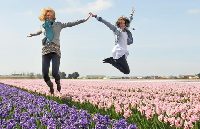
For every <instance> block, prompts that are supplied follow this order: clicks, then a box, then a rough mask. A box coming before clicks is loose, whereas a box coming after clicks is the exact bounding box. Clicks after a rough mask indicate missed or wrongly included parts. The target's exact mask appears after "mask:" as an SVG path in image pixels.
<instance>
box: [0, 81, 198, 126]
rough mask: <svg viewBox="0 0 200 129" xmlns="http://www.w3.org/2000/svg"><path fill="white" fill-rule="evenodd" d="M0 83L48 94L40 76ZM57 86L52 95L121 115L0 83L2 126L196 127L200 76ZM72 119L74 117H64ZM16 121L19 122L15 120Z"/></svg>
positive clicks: (71, 83)
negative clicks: (199, 78) (58, 89)
mask: <svg viewBox="0 0 200 129" xmlns="http://www.w3.org/2000/svg"><path fill="white" fill-rule="evenodd" d="M52 81H53V80H52ZM0 83H4V84H8V85H12V86H15V87H19V88H21V89H26V90H29V91H34V92H37V93H41V94H46V95H50V94H49V88H48V87H47V86H46V84H45V83H44V81H43V80H36V79H33V80H31V79H30V80H26V79H22V80H20V79H16V80H9V79H8V80H6V79H2V80H0ZM61 85H62V89H61V93H59V92H56V93H55V96H57V97H59V98H71V100H72V101H73V102H78V103H80V104H83V103H85V102H88V103H90V104H92V105H94V107H97V108H98V109H104V110H109V109H112V108H113V107H114V110H115V112H116V113H117V114H120V115H121V118H120V119H118V120H114V119H110V118H109V117H108V116H107V115H100V114H99V113H98V112H96V114H90V113H87V109H86V110H85V109H81V110H78V109H76V107H68V106H67V105H66V104H58V103H57V102H55V101H53V100H46V99H44V97H41V96H36V95H34V94H30V93H27V92H26V93H25V91H16V88H11V89H10V88H9V89H7V88H8V86H7V85H3V84H1V87H0V89H1V90H0V108H3V109H5V110H6V111H3V110H1V112H0V114H1V117H2V118H1V119H2V120H1V123H0V124H1V126H4V127H5V125H7V126H8V124H9V122H10V121H14V122H10V123H15V125H17V126H20V127H22V126H23V127H26V124H27V123H26V122H31V123H35V124H32V128H34V127H36V126H41V127H43V126H44V127H52V128H53V127H54V128H56V126H58V125H59V128H62V127H63V128H64V127H68V128H77V127H78V128H98V127H99V128H103V127H105V129H106V128H120V125H123V127H121V129H124V128H127V129H128V128H136V127H135V125H134V124H136V126H137V127H138V128H141V129H168V128H172V129H173V128H174V129H199V128H200V122H199V119H200V81H167V80H166V81H128V80H61ZM54 89H56V85H55V83H54ZM16 92H17V93H16ZM39 103H41V105H39ZM32 109H34V110H32ZM5 112H8V113H7V114H6V113H5ZM19 113H21V115H20V116H23V115H24V116H28V117H29V118H23V117H22V120H21V118H19V116H18V117H17V115H16V114H18V115H19ZM66 114H67V115H66ZM108 114H109V113H108ZM110 114H111V113H110ZM73 115H75V116H76V117H75V116H73ZM82 115H83V116H82ZM120 115H119V116H120ZM111 116H112V115H111ZM74 117H75V118H74ZM101 117H102V118H101ZM123 118H125V119H123ZM74 119H76V121H74V122H69V121H73V120H74ZM108 119H109V120H108ZM101 120H104V122H101ZM105 120H106V122H105ZM18 121H20V123H18V124H16V123H17V122H18ZM33 121H34V122H33ZM127 121H128V123H127ZM69 123H71V124H69ZM119 123H120V124H119ZM23 124H25V125H23ZM10 126H14V125H10ZM100 126H103V127H100ZM103 129H104V128H103Z"/></svg>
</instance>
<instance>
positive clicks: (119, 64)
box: [110, 55, 130, 74]
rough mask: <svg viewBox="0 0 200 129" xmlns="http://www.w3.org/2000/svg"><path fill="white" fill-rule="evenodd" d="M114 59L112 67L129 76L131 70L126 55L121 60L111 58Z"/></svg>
mask: <svg viewBox="0 0 200 129" xmlns="http://www.w3.org/2000/svg"><path fill="white" fill-rule="evenodd" d="M110 58H111V59H112V63H111V64H112V65H113V66H114V67H115V68H117V69H118V70H119V71H121V72H122V73H124V74H129V73H130V69H129V66H128V63H127V61H126V58H125V55H123V56H122V57H120V58H119V59H113V57H110Z"/></svg>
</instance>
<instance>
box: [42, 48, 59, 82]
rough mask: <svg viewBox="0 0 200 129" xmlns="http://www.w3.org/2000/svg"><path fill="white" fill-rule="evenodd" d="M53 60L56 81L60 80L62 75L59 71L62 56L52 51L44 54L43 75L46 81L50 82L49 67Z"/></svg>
mask: <svg viewBox="0 0 200 129" xmlns="http://www.w3.org/2000/svg"><path fill="white" fill-rule="evenodd" d="M51 61H52V76H53V77H54V78H55V80H56V81H59V80H60V75H59V73H58V72H59V67H60V57H59V56H58V55H57V54H56V53H54V52H51V53H49V54H46V55H43V56H42V75H43V78H44V81H45V82H48V81H49V80H50V77H49V67H50V62H51Z"/></svg>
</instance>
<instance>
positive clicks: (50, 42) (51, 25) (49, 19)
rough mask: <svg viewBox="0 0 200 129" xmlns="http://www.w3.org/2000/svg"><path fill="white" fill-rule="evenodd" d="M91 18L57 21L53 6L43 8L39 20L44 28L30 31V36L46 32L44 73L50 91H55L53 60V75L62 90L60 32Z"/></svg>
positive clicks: (43, 43)
mask: <svg viewBox="0 0 200 129" xmlns="http://www.w3.org/2000/svg"><path fill="white" fill-rule="evenodd" d="M89 18H90V15H89V16H88V17H87V18H86V19H82V20H77V21H74V22H67V23H62V22H58V21H55V20H56V16H55V11H54V10H53V9H52V8H43V9H41V13H40V16H39V20H40V21H42V22H43V24H42V29H40V30H39V31H37V32H36V33H30V34H29V35H28V37H32V36H37V35H40V34H42V33H44V38H43V39H42V45H43V47H42V74H43V78H44V81H45V82H46V83H47V85H48V86H49V87H50V93H51V94H53V93H54V88H53V83H52V82H51V80H50V77H49V67H50V62H51V61H52V76H53V77H54V78H55V82H56V84H57V90H58V91H59V92H60V90H61V84H60V75H59V67H60V58H61V51H60V32H61V30H62V29H63V28H66V27H72V26H75V25H78V24H81V23H84V22H86V21H87V20H88V19H89Z"/></svg>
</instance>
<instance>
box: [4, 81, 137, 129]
mask: <svg viewBox="0 0 200 129" xmlns="http://www.w3.org/2000/svg"><path fill="white" fill-rule="evenodd" d="M0 128H7V129H11V128H19V129H21V128H23V129H36V128H44V129H45V128H48V129H93V128H95V129H109V128H113V129H122V128H123V129H136V126H135V125H134V124H128V123H127V122H126V120H125V119H120V120H111V119H110V118H109V117H108V116H106V115H105V116H103V115H100V114H95V115H91V114H89V113H88V112H87V111H85V110H78V109H77V108H76V107H69V106H67V105H66V104H59V103H57V102H56V101H53V100H48V99H46V98H45V97H43V96H39V95H36V94H30V93H28V92H26V91H23V90H20V89H18V88H14V87H10V86H8V85H5V84H0Z"/></svg>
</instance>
